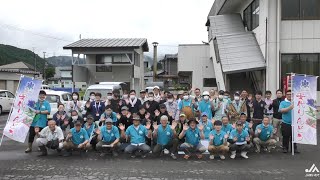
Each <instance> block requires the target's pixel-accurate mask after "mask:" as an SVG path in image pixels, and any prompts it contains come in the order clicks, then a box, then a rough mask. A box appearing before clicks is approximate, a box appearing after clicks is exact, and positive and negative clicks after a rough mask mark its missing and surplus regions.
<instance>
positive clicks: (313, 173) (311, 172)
mask: <svg viewBox="0 0 320 180" xmlns="http://www.w3.org/2000/svg"><path fill="white" fill-rule="evenodd" d="M305 172H306V176H305V177H320V174H319V169H318V168H317V166H316V165H315V164H312V166H311V167H310V169H305Z"/></svg>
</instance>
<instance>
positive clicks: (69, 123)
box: [61, 110, 84, 130]
mask: <svg viewBox="0 0 320 180" xmlns="http://www.w3.org/2000/svg"><path fill="white" fill-rule="evenodd" d="M76 121H80V122H81V125H83V123H84V120H83V118H82V117H81V116H79V115H78V112H77V111H76V110H73V111H71V116H70V117H69V119H68V120H65V121H64V122H63V125H62V126H61V129H62V130H66V129H67V127H68V126H70V129H71V128H73V127H74V122H76Z"/></svg>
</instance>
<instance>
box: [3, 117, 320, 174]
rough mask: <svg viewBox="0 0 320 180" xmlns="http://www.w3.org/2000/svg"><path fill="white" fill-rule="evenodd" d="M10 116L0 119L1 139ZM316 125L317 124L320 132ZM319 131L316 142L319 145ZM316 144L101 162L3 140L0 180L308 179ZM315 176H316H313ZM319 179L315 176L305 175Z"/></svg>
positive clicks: (317, 156)
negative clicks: (289, 150) (244, 154)
mask: <svg viewBox="0 0 320 180" xmlns="http://www.w3.org/2000/svg"><path fill="white" fill-rule="evenodd" d="M7 116H8V114H4V115H1V116H0V135H1V136H2V131H3V128H4V125H5V123H6V120H7ZM319 124H320V123H318V129H319V128H320V126H319ZM319 138H320V137H319V133H318V144H319ZM319 147H320V146H319V145H317V146H312V145H298V148H299V150H300V151H301V153H300V154H297V155H294V156H292V155H291V154H283V153H282V152H281V150H280V148H277V149H275V150H274V151H273V152H271V153H270V154H269V153H261V154H257V153H254V152H249V153H248V156H249V159H242V158H240V157H238V156H237V158H236V159H235V160H231V159H230V158H229V157H227V158H226V160H223V161H222V160H217V159H215V160H209V157H208V156H205V157H204V159H202V160H198V159H196V158H195V157H193V158H191V159H189V160H184V159H183V157H182V156H179V158H178V160H172V159H171V158H170V157H169V156H167V155H164V156H163V157H161V158H159V157H157V158H155V157H150V156H149V157H147V158H145V159H141V158H139V157H137V158H135V159H131V158H130V157H128V156H125V155H123V154H120V157H118V158H113V157H111V156H106V157H103V158H101V157H100V156H99V153H96V152H89V153H87V154H86V155H85V156H83V157H81V156H80V154H79V153H74V154H73V156H71V157H62V156H58V155H57V154H56V152H55V151H49V155H48V156H47V157H37V155H38V153H39V152H37V151H36V147H34V148H33V149H34V151H33V152H32V153H29V154H26V153H24V150H25V148H26V143H18V142H14V141H12V140H9V139H8V138H6V137H5V138H4V141H3V143H2V146H1V147H0V179H76V180H79V179H212V180H213V179H217V180H220V179H239V180H242V179H243V180H250V179H254V180H258V179H294V180H295V179H297V180H301V179H306V178H307V177H306V172H305V170H306V169H309V168H310V167H311V166H312V165H313V164H315V166H318V167H319V168H318V169H320V151H319V150H320V148H319ZM311 174H313V175H317V173H311ZM308 178H309V179H319V177H308Z"/></svg>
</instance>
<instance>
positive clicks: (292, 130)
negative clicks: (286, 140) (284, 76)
mask: <svg viewBox="0 0 320 180" xmlns="http://www.w3.org/2000/svg"><path fill="white" fill-rule="evenodd" d="M293 76H294V74H293V73H291V75H290V79H291V83H290V85H291V103H293V107H294V97H293V96H292V95H293V87H294V86H293V81H292V79H293V78H292V77H293ZM293 121H294V111H293V110H291V152H292V156H294V134H293V133H294V122H293Z"/></svg>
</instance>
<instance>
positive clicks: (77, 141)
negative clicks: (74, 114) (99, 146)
mask: <svg viewBox="0 0 320 180" xmlns="http://www.w3.org/2000/svg"><path fill="white" fill-rule="evenodd" d="M63 147H64V149H65V150H66V151H67V152H66V154H65V155H64V156H71V155H72V150H75V149H79V150H80V154H81V155H82V154H83V153H85V151H86V150H88V149H90V147H91V146H90V143H89V136H88V133H87V131H86V130H85V129H83V128H81V121H76V122H75V127H74V128H72V129H70V132H69V134H68V136H67V137H66V141H65V142H64V144H63Z"/></svg>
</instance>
